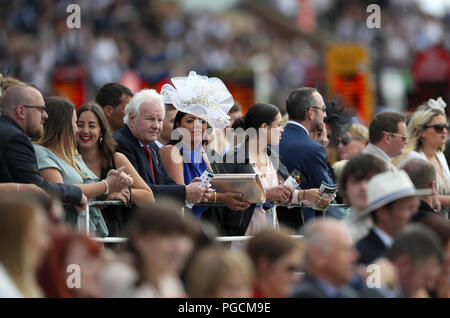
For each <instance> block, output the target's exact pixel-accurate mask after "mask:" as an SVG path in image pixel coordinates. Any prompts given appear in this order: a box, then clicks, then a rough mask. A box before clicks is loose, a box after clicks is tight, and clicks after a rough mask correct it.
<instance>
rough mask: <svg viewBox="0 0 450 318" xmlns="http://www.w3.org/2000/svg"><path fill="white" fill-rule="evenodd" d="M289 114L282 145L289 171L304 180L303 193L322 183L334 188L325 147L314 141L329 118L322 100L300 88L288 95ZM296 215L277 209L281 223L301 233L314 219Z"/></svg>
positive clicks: (308, 211) (314, 92)
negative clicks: (300, 175) (304, 225)
mask: <svg viewBox="0 0 450 318" xmlns="http://www.w3.org/2000/svg"><path fill="white" fill-rule="evenodd" d="M286 110H287V112H288V114H289V122H288V123H287V125H286V126H285V128H284V133H283V136H282V138H281V141H280V157H281V159H282V160H283V163H284V164H285V166H286V167H287V168H288V170H289V171H292V170H294V169H297V170H298V171H300V173H301V174H302V175H303V176H304V180H303V182H302V183H301V187H302V189H312V188H319V187H320V184H321V183H322V181H324V182H326V183H328V184H334V180H333V176H332V173H331V170H330V168H329V165H328V161H327V157H326V151H325V147H324V146H323V145H321V144H319V143H318V142H316V141H314V140H313V139H312V138H311V136H312V133H313V132H314V131H317V130H323V126H324V119H325V118H326V116H327V114H326V112H325V110H326V106H325V102H324V101H323V98H322V96H321V95H320V93H319V92H318V91H317V90H316V89H314V88H311V87H301V88H297V89H296V90H294V91H292V92H291V93H290V94H289V96H288V98H287V100H286ZM294 211H295V210H294V209H286V208H282V207H279V208H277V213H278V220H279V221H280V222H282V223H283V224H284V225H286V226H288V227H290V228H293V229H298V228H300V226H301V225H302V224H303V221H304V222H306V221H308V220H309V219H312V218H314V217H315V213H314V211H313V210H312V209H310V208H303V220H302V219H301V214H300V211H298V213H296V212H297V211H296V212H294ZM330 213H331V214H333V213H334V210H332V208H329V209H328V210H327V214H330ZM336 213H337V214H338V213H339V212H336Z"/></svg>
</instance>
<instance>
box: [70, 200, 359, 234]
mask: <svg viewBox="0 0 450 318" xmlns="http://www.w3.org/2000/svg"><path fill="white" fill-rule="evenodd" d="M97 205H124V204H123V202H122V201H120V200H111V201H91V202H89V203H88V205H87V206H86V210H84V211H82V212H81V213H80V215H79V217H78V218H79V220H80V221H81V222H77V223H78V231H80V232H83V233H85V234H86V235H90V228H89V219H90V213H89V207H90V206H97ZM199 205H206V206H224V205H223V204H221V203H216V204H212V203H201V204H199ZM276 206H288V204H285V203H284V204H278V205H276ZM289 206H291V207H306V206H304V205H300V204H295V205H289ZM328 207H333V208H348V207H350V206H349V205H348V204H330V205H328ZM183 210H184V207H183ZM291 237H292V238H294V239H301V238H303V236H302V235H291ZM251 238H252V236H249V235H246V236H218V237H216V240H217V241H218V242H237V241H246V240H249V239H251ZM93 239H94V240H95V241H97V242H101V243H125V242H127V241H128V238H126V237H93Z"/></svg>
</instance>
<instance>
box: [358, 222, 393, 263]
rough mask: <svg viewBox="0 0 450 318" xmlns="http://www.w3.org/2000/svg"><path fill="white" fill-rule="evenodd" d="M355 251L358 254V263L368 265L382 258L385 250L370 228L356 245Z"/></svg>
mask: <svg viewBox="0 0 450 318" xmlns="http://www.w3.org/2000/svg"><path fill="white" fill-rule="evenodd" d="M356 249H357V250H358V253H359V260H358V263H361V264H364V265H369V264H372V263H373V262H374V261H375V260H376V259H377V258H379V257H381V256H383V255H384V253H385V252H386V249H387V248H386V246H385V245H384V243H383V241H381V239H380V238H379V237H378V235H377V234H376V233H375V232H374V230H373V228H372V229H370V231H369V233H368V234H367V235H366V236H365V237H363V238H362V239H360V240H359V241H358V242H357V243H356Z"/></svg>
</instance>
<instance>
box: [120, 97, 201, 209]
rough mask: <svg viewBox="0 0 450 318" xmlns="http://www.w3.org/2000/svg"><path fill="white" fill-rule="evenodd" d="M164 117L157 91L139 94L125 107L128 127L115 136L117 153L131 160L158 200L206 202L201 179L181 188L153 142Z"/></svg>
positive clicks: (125, 120) (159, 130) (160, 128)
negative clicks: (173, 199) (167, 198)
mask: <svg viewBox="0 0 450 318" xmlns="http://www.w3.org/2000/svg"><path fill="white" fill-rule="evenodd" d="M164 117H165V107H164V103H163V101H162V98H161V96H160V95H159V94H158V93H157V92H156V91H155V90H153V89H143V90H141V91H139V92H137V93H136V94H135V95H134V96H133V97H132V98H131V100H130V102H129V103H128V105H127V106H126V108H125V117H124V122H125V125H124V126H123V127H122V128H120V129H119V130H117V131H116V132H115V133H114V138H115V139H116V141H117V144H118V145H117V151H118V152H121V153H123V154H124V155H125V156H126V157H127V158H128V160H130V162H131V163H132V164H133V166H134V168H135V169H136V170H137V172H138V173H139V174H140V176H141V177H142V178H143V179H144V180H145V182H146V183H147V184H148V185H149V187H150V188H151V189H152V191H153V193H154V194H155V196H156V198H158V196H169V197H172V198H176V199H178V200H180V201H182V202H184V201H185V200H186V201H188V202H191V203H199V202H202V201H206V200H207V196H208V195H209V193H208V190H207V189H206V188H204V187H201V186H200V182H199V181H198V180H196V179H194V180H193V182H191V183H190V184H188V185H186V186H185V185H179V184H176V183H175V181H173V179H172V178H171V177H170V176H169V174H168V173H167V170H166V168H165V167H164V164H163V163H162V160H161V157H160V155H159V148H158V146H157V145H155V143H154V142H155V140H156V139H157V138H158V136H159V134H160V133H161V130H162V126H163V120H164Z"/></svg>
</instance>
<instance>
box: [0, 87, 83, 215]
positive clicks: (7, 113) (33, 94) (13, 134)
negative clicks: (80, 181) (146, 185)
mask: <svg viewBox="0 0 450 318" xmlns="http://www.w3.org/2000/svg"><path fill="white" fill-rule="evenodd" d="M0 108H1V112H2V115H1V117H0V137H1V139H2V142H1V144H0V154H2V156H1V157H2V159H1V160H2V163H1V164H0V166H2V167H3V169H2V170H3V171H7V172H8V173H2V174H1V175H0V182H2V183H4V182H16V183H28V184H35V185H37V186H38V187H40V188H42V189H43V190H45V191H47V192H48V193H52V194H56V195H58V196H59V197H60V198H61V200H62V201H63V202H65V203H70V204H73V205H76V206H78V208H79V209H85V208H86V204H87V199H86V196H84V195H83V194H82V192H81V189H80V188H79V187H77V186H73V185H66V184H61V183H52V182H48V181H46V180H44V179H43V178H42V176H41V174H40V173H39V170H38V167H37V163H36V154H35V152H34V148H33V145H32V144H31V142H30V139H29V137H31V138H38V137H40V136H41V134H42V133H43V131H44V126H43V123H44V121H45V120H46V119H47V118H48V115H47V112H46V111H45V104H44V99H43V97H42V95H41V93H40V92H39V91H38V90H37V89H36V88H34V87H31V86H29V85H22V84H20V85H14V86H11V87H9V88H8V89H6V90H5V91H4V92H3V95H2V97H1V100H0ZM18 190H19V188H18Z"/></svg>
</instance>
